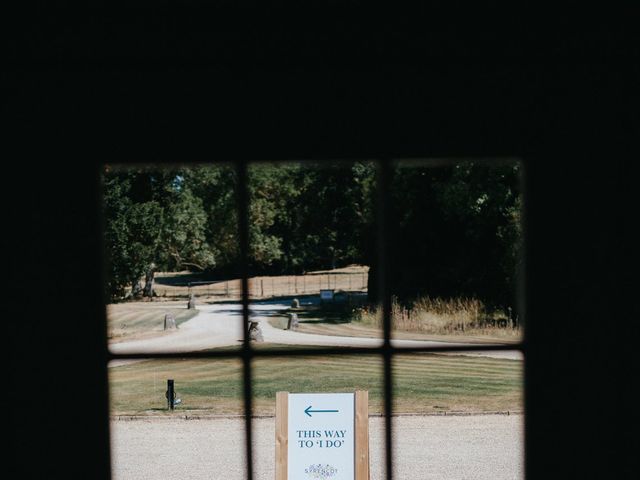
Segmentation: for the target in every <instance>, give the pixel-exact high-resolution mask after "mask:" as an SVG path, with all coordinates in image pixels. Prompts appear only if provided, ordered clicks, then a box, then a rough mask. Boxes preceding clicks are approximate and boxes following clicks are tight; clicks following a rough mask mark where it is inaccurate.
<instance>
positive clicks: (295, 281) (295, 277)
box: [293, 275, 298, 293]
mask: <svg viewBox="0 0 640 480" xmlns="http://www.w3.org/2000/svg"><path fill="white" fill-rule="evenodd" d="M293 282H294V284H295V287H296V293H298V276H297V275H295V276H294V277H293Z"/></svg>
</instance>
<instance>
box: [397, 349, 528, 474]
mask: <svg viewBox="0 0 640 480" xmlns="http://www.w3.org/2000/svg"><path fill="white" fill-rule="evenodd" d="M393 373H394V415H395V416H394V469H395V472H396V475H397V476H398V478H411V477H413V476H414V475H415V472H418V471H419V472H420V478H474V479H491V480H493V479H505V480H506V479H510V480H512V479H518V478H520V479H521V478H524V460H523V457H524V455H523V451H524V444H523V441H524V437H523V431H524V430H523V422H524V417H523V409H524V407H523V369H522V361H521V360H511V359H505V358H491V357H488V356H471V355H458V354H446V355H443V354H401V355H397V356H396V357H395V358H394V362H393Z"/></svg>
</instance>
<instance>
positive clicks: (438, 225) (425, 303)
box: [102, 159, 524, 480]
mask: <svg viewBox="0 0 640 480" xmlns="http://www.w3.org/2000/svg"><path fill="white" fill-rule="evenodd" d="M521 177H522V165H521V163H520V162H519V161H517V160H513V159H481V160H477V159H470V160H358V161H331V162H329V161H323V162H311V161H296V162H292V161H288V162H255V163H229V164H225V163H211V164H171V165H146V164H140V165H126V166H125V165H118V164H115V163H114V164H108V165H105V166H104V168H103V175H102V183H103V211H104V219H105V221H104V244H105V250H106V251H105V258H106V265H105V278H106V285H105V295H106V309H107V325H108V339H109V352H110V361H109V388H110V395H111V401H110V410H111V412H110V413H111V436H112V452H111V456H112V465H113V475H114V478H116V479H140V478H169V479H172V478H175V479H178V478H180V479H183V478H191V479H198V478H202V479H205V478H207V479H209V478H226V479H236V478H237V479H242V478H256V479H273V478H276V465H275V464H276V460H275V455H276V453H275V452H276V441H275V431H276V425H275V423H276V419H275V411H276V403H275V402H276V393H277V392H290V393H349V392H355V391H362V390H364V391H367V392H368V406H369V410H368V411H369V418H368V425H369V431H368V435H369V436H368V442H369V443H368V449H369V463H370V477H371V478H373V479H385V478H415V479H422V478H439V479H459V478H477V479H484V478H486V479H514V478H523V476H524V473H523V472H524V432H523V424H524V421H523V415H524V406H523V397H524V391H523V390H524V378H523V360H524V353H523V348H524V344H523V326H524V318H523V317H522V311H523V308H522V301H523V299H522V288H521V285H522V272H523V264H522V258H523V254H522V249H523V241H524V238H523V229H522V205H523V196H522V189H521ZM311 412H313V410H311ZM307 415H309V413H307ZM311 467H313V465H311ZM318 467H321V465H319V466H318ZM341 474H342V472H340V471H335V469H331V468H324V469H322V468H315V467H314V468H309V469H308V472H307V473H306V475H307V477H305V478H332V479H339V478H346V477H343V476H341ZM289 478H293V477H291V476H290V477H289ZM350 478H353V477H350ZM300 480H304V479H302V478H301V479H300Z"/></svg>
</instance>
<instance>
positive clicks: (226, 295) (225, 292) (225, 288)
mask: <svg viewBox="0 0 640 480" xmlns="http://www.w3.org/2000/svg"><path fill="white" fill-rule="evenodd" d="M224 296H225V297H228V296H229V280H227V281H226V282H224Z"/></svg>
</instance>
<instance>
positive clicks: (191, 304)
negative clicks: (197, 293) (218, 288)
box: [187, 293, 196, 310]
mask: <svg viewBox="0 0 640 480" xmlns="http://www.w3.org/2000/svg"><path fill="white" fill-rule="evenodd" d="M194 308H196V297H194V296H193V293H192V294H191V295H189V303H188V304H187V309H189V310H192V309H194Z"/></svg>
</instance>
